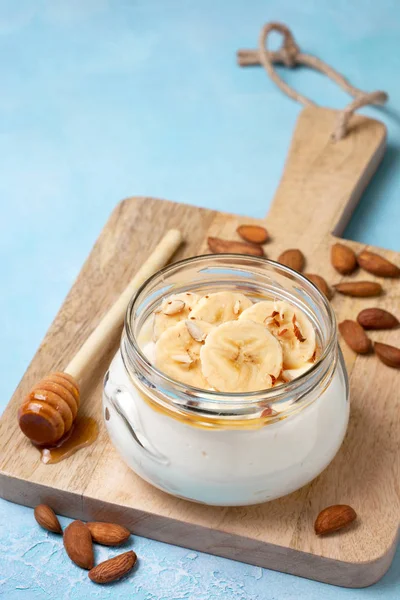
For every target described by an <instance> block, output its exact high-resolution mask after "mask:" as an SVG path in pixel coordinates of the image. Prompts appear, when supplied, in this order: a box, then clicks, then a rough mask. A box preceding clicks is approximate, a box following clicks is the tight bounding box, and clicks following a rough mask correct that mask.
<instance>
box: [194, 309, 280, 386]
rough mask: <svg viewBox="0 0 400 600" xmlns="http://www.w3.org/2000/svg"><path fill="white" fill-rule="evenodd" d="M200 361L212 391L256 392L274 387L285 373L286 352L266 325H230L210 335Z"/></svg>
mask: <svg viewBox="0 0 400 600" xmlns="http://www.w3.org/2000/svg"><path fill="white" fill-rule="evenodd" d="M200 359H201V368H202V371H203V375H204V377H205V378H206V380H207V381H208V383H209V385H210V386H211V387H212V388H214V389H216V390H218V391H219V392H254V391H257V390H263V389H267V388H270V387H272V385H273V383H274V382H275V380H276V378H277V377H278V376H279V373H280V372H281V369H282V348H281V345H280V344H279V342H278V340H277V339H276V338H275V337H274V336H273V335H272V334H271V333H270V332H269V331H268V329H267V328H266V327H264V325H261V324H260V323H254V322H253V321H246V320H240V321H228V322H226V323H223V324H222V325H219V326H218V327H216V328H215V329H213V330H212V331H211V332H210V333H209V334H208V336H207V338H206V341H205V343H204V346H202V348H201V350H200Z"/></svg>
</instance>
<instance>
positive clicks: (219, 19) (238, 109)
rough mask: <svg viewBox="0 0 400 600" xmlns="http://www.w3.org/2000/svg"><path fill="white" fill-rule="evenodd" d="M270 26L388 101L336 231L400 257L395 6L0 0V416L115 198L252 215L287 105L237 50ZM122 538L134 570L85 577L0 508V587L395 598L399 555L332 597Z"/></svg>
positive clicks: (274, 167) (248, 597) (37, 594)
mask: <svg viewBox="0 0 400 600" xmlns="http://www.w3.org/2000/svg"><path fill="white" fill-rule="evenodd" d="M272 19H274V20H281V21H284V22H287V23H288V24H289V25H290V26H291V27H292V28H293V30H294V32H295V34H296V37H297V39H298V41H299V43H300V45H301V47H302V48H303V49H304V50H305V51H308V52H312V53H315V54H318V55H319V56H321V57H322V58H323V59H324V60H326V61H327V62H329V63H331V64H333V65H334V66H335V67H337V68H338V69H339V70H343V71H344V73H345V74H346V76H347V77H348V78H349V79H350V80H351V81H352V82H353V83H354V84H355V85H357V86H358V87H360V88H363V89H366V90H373V89H378V88H380V89H385V90H387V91H388V92H389V93H390V102H389V104H388V106H387V107H386V108H384V109H377V108H368V109H365V110H364V111H363V112H364V113H365V114H368V115H371V116H374V117H377V118H380V119H382V120H384V121H385V123H386V124H387V126H388V131H389V148H388V151H387V153H386V157H385V159H384V162H383V164H382V166H381V168H380V169H379V172H378V173H377V175H376V176H375V178H374V181H373V183H372V184H371V185H370V187H369V189H368V191H367V192H366V194H365V195H364V198H363V200H362V203H361V204H360V205H359V207H358V208H357V210H356V212H355V215H354V218H353V220H352V222H351V223H350V225H349V227H348V229H347V231H346V236H348V237H350V238H353V239H357V240H360V241H365V242H371V243H373V244H376V245H381V246H385V247H389V248H392V249H396V250H399V219H400V201H399V197H398V192H397V190H398V188H399V184H400V171H399V168H398V167H399V144H400V127H399V123H400V114H399V108H398V107H399V106H400V103H399V100H400V82H399V79H398V72H399V66H400V64H399V63H400V52H399V41H398V40H399V34H400V5H399V3H398V2H396V0H380V2H375V1H372V0H357V1H355V2H348V1H345V0H336V2H330V1H329V0H323V1H321V0H320V1H318V0H302V1H301V2H297V1H296V0H270V1H267V0H253V1H252V2H248V1H247V2H246V1H245V0H230V2H228V1H226V2H224V1H222V0H220V1H218V0H202V1H201V2H199V1H198V0H180V1H177V0H18V1H17V2H16V1H13V0H2V1H0V81H1V93H0V165H1V166H0V169H1V177H0V202H1V209H2V210H1V219H0V265H1V266H0V270H1V271H0V275H1V282H2V285H1V289H2V293H1V295H0V330H1V341H2V344H1V347H0V357H1V360H0V380H1V382H2V394H1V398H0V409H2V408H3V407H4V406H5V405H6V403H7V401H8V398H9V397H10V395H11V394H12V392H13V390H14V388H15V387H16V385H17V383H18V381H19V379H20V377H21V375H22V374H23V372H24V370H25V368H26V366H27V365H28V363H29V360H30V359H31V357H32V355H33V354H34V352H35V350H36V348H37V346H38V344H39V342H40V340H41V338H42V337H43V335H44V333H45V331H46V329H47V327H48V326H49V324H50V323H51V321H52V319H53V317H54V315H55V314H56V312H57V310H58V307H59V305H60V304H61V301H62V299H63V298H64V296H65V295H66V293H67V291H68V289H69V287H70V286H71V284H72V282H73V280H74V278H75V277H76V275H77V273H78V271H79V269H80V267H81V265H82V263H83V261H84V259H85V257H86V255H87V254H88V252H89V250H90V248H91V246H92V244H93V242H94V241H95V239H96V237H97V235H98V233H99V231H100V230H101V228H102V226H103V224H104V223H105V221H106V219H107V217H108V215H109V213H110V212H111V210H112V208H113V207H114V205H115V204H116V203H117V202H118V200H120V199H121V198H123V197H126V196H129V195H142V194H147V195H152V196H158V197H164V198H168V199H173V200H177V201H182V202H188V203H191V204H196V205H201V206H207V207H216V208H218V209H220V210H228V211H233V212H235V211H236V212H239V213H250V214H252V215H254V216H262V215H264V213H265V212H266V211H267V209H268V206H269V203H270V200H271V198H272V196H273V193H274V190H275V188H276V186H277V183H278V181H279V176H280V173H281V171H282V167H283V163H284V160H285V156H286V152H287V148H288V144H289V141H290V137H291V133H292V130H293V126H294V123H295V120H296V116H297V114H298V112H299V106H298V105H296V104H295V103H294V102H293V101H291V100H289V99H288V98H286V97H284V96H282V94H281V93H280V92H279V91H278V90H277V89H276V88H275V86H274V85H273V84H272V83H271V82H270V81H269V80H268V79H267V78H266V76H265V74H264V73H263V71H262V70H261V69H259V68H255V69H246V70H245V69H239V68H238V67H237V66H236V65H235V51H236V50H237V49H238V48H240V47H254V46H255V45H256V40H257V36H258V32H259V29H260V26H261V25H262V23H264V22H265V21H267V20H272ZM284 77H285V78H286V79H287V81H290V82H291V83H292V84H293V85H296V86H298V88H299V89H300V90H302V91H304V92H307V93H308V94H309V95H310V96H311V97H312V98H314V99H316V100H317V101H318V102H319V103H321V104H323V105H328V106H333V107H337V108H338V107H342V106H344V105H345V104H346V103H347V102H348V100H349V98H348V97H347V96H346V95H345V94H344V93H343V92H341V91H339V90H338V89H337V88H336V87H335V86H334V85H333V84H332V83H331V82H329V81H328V80H326V79H325V78H323V77H321V76H319V75H316V74H314V73H311V72H308V71H306V70H298V71H296V72H290V73H288V72H285V73H284ZM64 522H66V520H64ZM132 547H133V548H135V549H136V550H137V553H138V555H139V556H140V564H139V566H138V569H137V572H136V574H135V576H134V577H132V578H130V579H129V580H127V581H125V582H123V583H121V584H118V585H115V586H113V587H111V588H108V589H104V588H98V587H95V586H94V585H93V584H91V583H90V582H89V581H88V579H87V576H86V574H85V573H84V572H82V571H80V570H79V569H78V568H75V567H74V566H71V565H70V563H69V561H68V559H67V558H66V557H65V555H64V553H63V551H62V548H61V541H60V539H59V538H58V537H56V536H53V535H52V534H48V535H47V534H46V533H45V532H42V531H41V530H39V528H36V527H35V526H34V524H33V515H32V511H31V510H29V509H26V508H21V507H19V506H16V505H11V504H9V503H7V502H4V501H0V596H1V597H4V598H5V599H6V600H15V599H17V600H20V599H21V600H23V599H25V598H28V599H31V598H32V599H36V598H38V599H42V598H50V599H52V598H54V599H57V600H64V599H67V598H74V599H77V600H79V599H83V598H87V599H89V598H105V599H107V598H113V599H116V600H118V599H120V598H133V597H134V598H138V600H153V599H154V600H156V599H157V600H161V599H162V600H170V599H175V598H190V599H191V600H205V599H209V598H215V599H218V600H219V599H223V598H232V599H234V600H242V599H243V600H256V599H267V600H273V599H279V600H303V599H307V600H314V599H315V600H316V599H320V598H324V599H325V600H331V599H332V600H333V599H335V600H336V599H339V600H341V599H343V600H345V599H346V600H347V599H351V600H353V599H354V600H367V599H368V600H369V599H375V598H377V599H378V598H379V599H383V600H391V599H393V600H394V599H395V598H396V599H398V598H399V597H400V574H399V573H400V553H399V552H398V553H397V556H396V558H395V561H394V564H393V566H392V568H391V569H390V571H389V573H388V574H387V575H386V576H385V577H384V579H383V580H382V581H381V582H380V583H378V584H377V585H375V586H373V587H371V588H368V589H365V590H340V589H338V588H334V587H331V586H326V585H323V584H318V583H313V582H310V581H306V580H302V579H299V578H296V577H292V576H288V575H283V574H279V573H274V572H271V571H267V570H262V569H259V568H255V567H251V566H247V565H242V564H238V563H234V562H231V561H228V560H224V559H218V558H214V557H210V556H207V555H201V554H198V553H195V552H190V551H188V550H184V549H180V548H176V547H172V546H166V545H164V544H160V543H156V542H153V541H149V540H145V539H140V538H137V537H135V538H134V541H133V546H132ZM113 553H114V551H112V550H107V549H104V548H103V549H100V550H99V555H98V556H99V558H103V557H105V556H111V555H112V554H113Z"/></svg>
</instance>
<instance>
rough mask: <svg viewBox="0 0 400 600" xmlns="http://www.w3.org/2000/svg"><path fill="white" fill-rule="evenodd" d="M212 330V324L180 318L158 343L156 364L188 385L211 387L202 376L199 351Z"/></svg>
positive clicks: (173, 377) (170, 375)
mask: <svg viewBox="0 0 400 600" xmlns="http://www.w3.org/2000/svg"><path fill="white" fill-rule="evenodd" d="M211 329H213V327H212V325H210V324H209V323H203V322H200V321H196V324H195V327H192V322H191V321H187V320H186V321H181V322H180V323H176V324H175V325H174V326H173V327H168V329H166V330H165V331H164V333H162V334H161V336H160V337H159V339H158V341H157V342H156V345H155V366H156V367H157V368H158V369H160V371H163V372H164V373H165V374H166V375H168V376H169V377H171V378H172V379H176V380H177V381H181V382H182V383H186V384H187V385H191V386H193V387H197V388H203V389H210V386H209V385H208V383H207V381H206V379H205V378H204V376H203V373H202V370H201V364H200V350H201V348H202V346H203V343H204V339H206V337H207V334H208V333H209V332H210V331H211Z"/></svg>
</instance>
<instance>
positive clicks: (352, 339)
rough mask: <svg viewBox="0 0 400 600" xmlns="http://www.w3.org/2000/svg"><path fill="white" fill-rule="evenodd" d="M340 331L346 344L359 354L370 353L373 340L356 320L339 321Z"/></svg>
mask: <svg viewBox="0 0 400 600" xmlns="http://www.w3.org/2000/svg"><path fill="white" fill-rule="evenodd" d="M339 331H340V333H341V335H342V338H343V339H344V341H345V342H346V344H347V345H348V346H349V347H350V348H351V349H352V350H354V352H357V354H368V352H370V350H371V340H370V339H369V338H368V336H367V334H366V333H365V331H364V329H363V328H362V327H361V325H360V324H359V323H357V322H356V321H351V320H350V319H346V320H345V321H342V322H341V323H339Z"/></svg>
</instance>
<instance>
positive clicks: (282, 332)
mask: <svg viewBox="0 0 400 600" xmlns="http://www.w3.org/2000/svg"><path fill="white" fill-rule="evenodd" d="M287 331H288V329H287V328H285V329H282V330H281V331H280V332H279V333H278V335H285V333H286V332H287Z"/></svg>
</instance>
